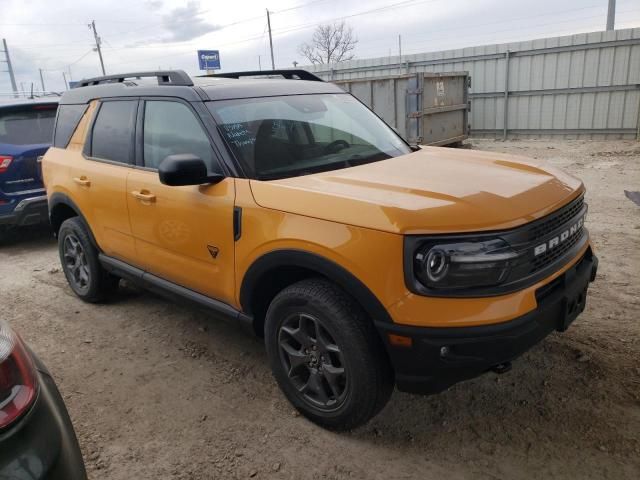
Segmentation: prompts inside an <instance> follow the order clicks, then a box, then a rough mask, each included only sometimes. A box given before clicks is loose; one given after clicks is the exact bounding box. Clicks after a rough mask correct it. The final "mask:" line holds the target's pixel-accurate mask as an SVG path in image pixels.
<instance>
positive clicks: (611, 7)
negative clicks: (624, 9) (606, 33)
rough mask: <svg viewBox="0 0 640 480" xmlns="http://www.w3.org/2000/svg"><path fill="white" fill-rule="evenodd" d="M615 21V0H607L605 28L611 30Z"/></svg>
mask: <svg viewBox="0 0 640 480" xmlns="http://www.w3.org/2000/svg"><path fill="white" fill-rule="evenodd" d="M615 22H616V0H609V9H608V10H607V30H613V29H614V24H615Z"/></svg>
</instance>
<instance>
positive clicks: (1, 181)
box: [0, 103, 57, 201]
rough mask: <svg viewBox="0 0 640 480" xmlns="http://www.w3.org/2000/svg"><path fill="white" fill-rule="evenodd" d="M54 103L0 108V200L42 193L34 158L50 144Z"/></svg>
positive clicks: (38, 171) (39, 174) (39, 173)
mask: <svg viewBox="0 0 640 480" xmlns="http://www.w3.org/2000/svg"><path fill="white" fill-rule="evenodd" d="M56 109H57V104H56V103H51V104H38V105H21V106H9V107H4V108H0V200H1V199H2V197H4V199H5V201H7V199H8V200H10V199H11V197H12V196H17V195H25V194H29V193H41V192H42V191H43V185H42V173H41V170H40V165H39V164H38V157H39V156H40V155H43V154H44V153H45V152H46V151H47V149H48V148H49V146H50V144H51V139H52V136H53V125H54V123H55V117H56Z"/></svg>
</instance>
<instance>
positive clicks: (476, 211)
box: [251, 147, 584, 234]
mask: <svg viewBox="0 0 640 480" xmlns="http://www.w3.org/2000/svg"><path fill="white" fill-rule="evenodd" d="M251 190H252V192H253V195H254V198H255V201H256V202H257V203H258V204H259V205H260V206H262V207H265V208H270V209H275V210H281V211H285V212H290V213H295V214H300V215H305V216H309V217H316V218H321V219H323V220H329V221H333V222H340V223H344V224H349V225H356V226H361V227H366V228H372V229H376V230H382V231H386V232H393V233H406V234H410V233H453V232H469V231H483V230H497V229H506V228H512V227H516V226H519V225H522V224H524V223H527V222H530V221H532V220H535V219H537V218H540V217H542V216H544V215H546V214H548V213H550V212H552V211H553V210H555V209H557V208H559V207H560V206H562V205H563V204H565V203H567V202H568V201H569V200H571V199H573V198H575V197H576V196H577V195H579V193H580V192H581V191H582V190H584V187H583V185H582V182H581V181H580V180H578V179H576V178H574V177H572V176H570V175H568V174H566V173H564V172H562V171H560V170H558V169H555V168H553V167H550V166H544V165H542V164H540V163H539V162H536V161H535V160H532V159H528V158H525V157H519V156H514V155H506V154H500V153H494V152H480V151H473V150H465V149H454V148H442V147H423V148H422V149H421V150H419V151H417V152H413V153H410V154H407V155H403V156H400V157H396V158H391V159H388V160H384V161H380V162H375V163H370V164H367V165H361V166H357V167H351V168H345V169H341V170H334V171H331V172H323V173H318V174H313V175H305V176H301V177H293V178H286V179H282V180H272V181H258V180H252V181H251Z"/></svg>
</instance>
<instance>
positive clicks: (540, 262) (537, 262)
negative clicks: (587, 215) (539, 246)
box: [529, 227, 584, 273]
mask: <svg viewBox="0 0 640 480" xmlns="http://www.w3.org/2000/svg"><path fill="white" fill-rule="evenodd" d="M583 234H584V227H580V228H579V229H578V231H577V232H576V233H575V234H574V235H573V236H572V237H571V238H569V239H568V240H567V241H565V242H563V243H561V244H560V245H558V246H557V247H555V248H554V249H552V250H548V251H546V252H545V253H543V254H541V255H538V256H537V257H535V259H534V260H533V264H532V265H531V270H529V273H536V272H537V271H539V270H542V269H543V268H545V267H546V266H547V265H550V264H552V263H553V262H555V261H556V260H557V259H559V258H560V257H562V256H563V255H564V254H565V253H566V252H568V251H569V250H571V248H572V247H573V246H574V245H575V244H576V243H578V242H579V241H580V239H581V238H582V236H583Z"/></svg>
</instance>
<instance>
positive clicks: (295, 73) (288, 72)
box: [199, 68, 324, 82]
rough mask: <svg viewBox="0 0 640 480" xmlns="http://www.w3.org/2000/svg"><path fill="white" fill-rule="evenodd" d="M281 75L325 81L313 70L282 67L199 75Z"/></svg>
mask: <svg viewBox="0 0 640 480" xmlns="http://www.w3.org/2000/svg"><path fill="white" fill-rule="evenodd" d="M273 75H280V76H281V77H284V78H286V79H287V80H309V81H312V82H324V80H323V79H322V78H320V77H318V76H317V75H314V74H313V73H311V72H308V71H306V70H301V69H293V68H291V69H286V68H285V69H280V70H253V71H247V72H225V73H214V74H213V75H199V77H218V78H242V77H270V76H273ZM296 77H297V78H296Z"/></svg>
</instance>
